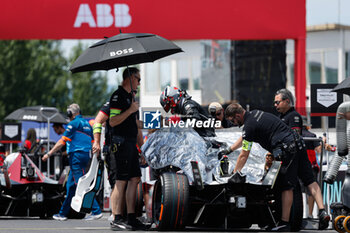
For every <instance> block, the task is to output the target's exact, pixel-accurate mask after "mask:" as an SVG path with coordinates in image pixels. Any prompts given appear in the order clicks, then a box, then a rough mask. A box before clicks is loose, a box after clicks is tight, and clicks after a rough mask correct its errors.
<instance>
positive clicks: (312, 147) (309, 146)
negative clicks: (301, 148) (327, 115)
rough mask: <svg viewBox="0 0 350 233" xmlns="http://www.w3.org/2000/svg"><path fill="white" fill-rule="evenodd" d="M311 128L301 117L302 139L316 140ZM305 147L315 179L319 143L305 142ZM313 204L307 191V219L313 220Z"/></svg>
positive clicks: (317, 168) (317, 171) (317, 169)
mask: <svg viewBox="0 0 350 233" xmlns="http://www.w3.org/2000/svg"><path fill="white" fill-rule="evenodd" d="M310 127H311V124H308V123H307V120H306V119H304V117H303V128H302V131H301V132H302V134H301V135H302V136H303V138H305V137H307V138H317V136H316V134H314V133H312V132H310V131H309V129H310ZM305 146H306V150H307V156H308V158H309V161H310V163H311V167H312V172H313V174H314V177H317V175H318V173H319V171H320V167H319V166H318V163H317V158H316V152H317V153H318V154H320V153H321V147H322V146H321V144H320V142H319V141H309V140H305ZM314 202H315V199H314V198H313V196H312V195H311V193H310V192H308V190H307V203H308V206H309V215H308V218H311V219H312V218H313V217H312V212H313V209H314Z"/></svg>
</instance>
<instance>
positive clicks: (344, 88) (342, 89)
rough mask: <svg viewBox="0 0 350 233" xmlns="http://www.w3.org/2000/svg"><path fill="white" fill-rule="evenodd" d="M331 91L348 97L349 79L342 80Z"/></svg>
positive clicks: (349, 91)
mask: <svg viewBox="0 0 350 233" xmlns="http://www.w3.org/2000/svg"><path fill="white" fill-rule="evenodd" d="M332 91H334V92H338V93H342V94H346V95H350V77H348V78H346V79H344V80H343V81H342V82H341V83H339V84H338V85H337V86H335V87H334V88H333V90H332Z"/></svg>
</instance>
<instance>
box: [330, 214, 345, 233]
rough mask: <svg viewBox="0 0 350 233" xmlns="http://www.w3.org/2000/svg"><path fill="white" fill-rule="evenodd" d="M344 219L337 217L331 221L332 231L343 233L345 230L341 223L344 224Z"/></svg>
mask: <svg viewBox="0 0 350 233" xmlns="http://www.w3.org/2000/svg"><path fill="white" fill-rule="evenodd" d="M345 218H346V216H344V215H339V216H337V217H336V218H335V219H334V221H333V227H334V230H336V231H337V232H339V233H345V229H344V226H343V222H344V219H345Z"/></svg>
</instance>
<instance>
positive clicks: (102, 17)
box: [74, 3, 132, 28]
mask: <svg viewBox="0 0 350 233" xmlns="http://www.w3.org/2000/svg"><path fill="white" fill-rule="evenodd" d="M113 6H114V17H113V14H112V7H111V6H110V5H109V4H96V21H95V18H94V16H93V14H92V12H91V9H90V7H89V4H86V3H84V4H80V6H79V10H78V13H77V16H76V18H75V22H74V27H75V28H79V27H81V25H82V24H84V23H87V24H88V25H89V27H92V28H95V27H96V22H97V27H98V28H106V27H110V26H112V25H113V21H114V26H115V27H128V26H129V25H130V24H131V21H132V18H131V15H130V14H129V6H128V5H127V4H114V5H113Z"/></svg>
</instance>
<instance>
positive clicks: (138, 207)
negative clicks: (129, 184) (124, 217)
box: [135, 181, 144, 217]
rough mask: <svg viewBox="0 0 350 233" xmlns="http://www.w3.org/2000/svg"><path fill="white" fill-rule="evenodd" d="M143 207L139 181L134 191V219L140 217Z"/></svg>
mask: <svg viewBox="0 0 350 233" xmlns="http://www.w3.org/2000/svg"><path fill="white" fill-rule="evenodd" d="M143 206H144V202H143V192H142V182H141V181H140V182H139V184H138V185H137V189H136V202H135V214H136V217H141V216H142V208H143Z"/></svg>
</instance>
